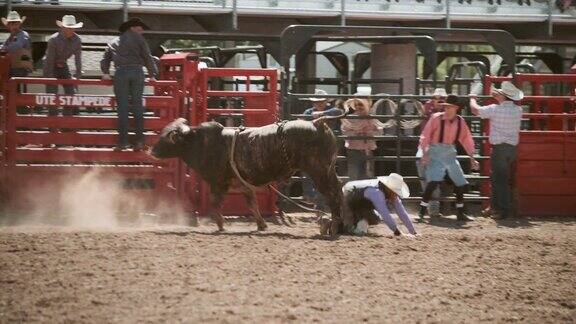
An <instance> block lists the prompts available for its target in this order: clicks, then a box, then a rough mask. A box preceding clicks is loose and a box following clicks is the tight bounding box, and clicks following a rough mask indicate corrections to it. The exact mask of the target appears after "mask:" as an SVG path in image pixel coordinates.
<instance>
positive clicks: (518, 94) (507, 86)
mask: <svg viewBox="0 0 576 324" xmlns="http://www.w3.org/2000/svg"><path fill="white" fill-rule="evenodd" d="M493 91H494V92H496V93H499V94H501V95H503V96H504V97H506V98H508V99H510V100H513V101H518V100H522V98H524V92H522V90H520V89H518V88H516V86H515V85H514V84H512V82H509V81H504V82H502V85H501V86H500V89H497V88H496V89H494V90H493Z"/></svg>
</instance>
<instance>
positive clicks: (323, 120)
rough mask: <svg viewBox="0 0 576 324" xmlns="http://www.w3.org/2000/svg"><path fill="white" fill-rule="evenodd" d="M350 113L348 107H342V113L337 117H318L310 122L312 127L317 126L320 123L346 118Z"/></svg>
mask: <svg viewBox="0 0 576 324" xmlns="http://www.w3.org/2000/svg"><path fill="white" fill-rule="evenodd" d="M350 113H351V111H350V108H348V107H344V112H343V113H342V114H340V115H338V116H322V117H318V118H316V119H314V120H312V123H313V124H314V126H317V125H318V124H320V123H323V122H326V121H329V120H335V119H340V118H343V117H346V116H348V115H349V114H350Z"/></svg>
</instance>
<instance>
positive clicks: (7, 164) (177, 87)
mask: <svg viewBox="0 0 576 324" xmlns="http://www.w3.org/2000/svg"><path fill="white" fill-rule="evenodd" d="M0 59H1V58H0ZM0 63H2V62H0ZM6 66H7V65H6V64H4V65H2V64H0V67H6ZM2 71H3V70H0V76H2V75H4V79H2V80H3V82H2V89H0V90H2V95H3V97H2V102H1V104H2V110H1V116H0V121H1V125H0V126H1V127H2V129H1V130H2V132H1V138H0V139H1V141H2V145H1V147H2V156H1V159H2V168H1V171H0V172H1V174H0V176H1V184H0V185H1V186H2V189H3V191H5V192H6V193H5V194H4V198H5V199H6V201H8V202H10V203H11V204H13V205H12V206H11V207H15V208H18V209H21V208H23V207H26V206H27V205H28V199H27V198H28V197H29V192H30V189H31V188H38V187H42V188H46V191H49V192H53V194H54V195H57V194H58V188H59V186H61V185H62V184H63V181H65V179H67V178H69V177H70V176H71V175H72V176H77V175H79V174H83V173H85V172H87V171H89V170H103V171H104V172H103V173H104V174H107V175H109V174H114V175H116V176H119V177H120V178H121V179H122V180H123V181H124V187H125V188H126V189H129V190H131V191H132V192H134V191H138V195H139V196H140V197H142V198H144V199H143V200H145V201H147V203H148V204H149V205H150V206H149V207H150V208H153V207H154V206H155V205H157V204H158V203H159V202H160V201H166V200H168V201H173V202H174V203H179V204H181V205H183V206H184V207H185V208H186V209H188V210H190V211H195V212H198V213H200V214H205V213H206V212H207V210H208V203H207V202H208V194H209V192H208V188H207V186H206V185H205V184H204V183H203V182H202V181H200V180H199V179H198V178H197V177H196V176H195V175H194V174H193V173H192V172H189V170H188V169H187V167H186V166H185V165H184V164H183V163H182V162H180V161H178V160H176V159H170V160H155V159H153V158H152V157H150V156H148V155H147V154H145V153H144V152H134V151H120V152H117V151H114V150H113V147H114V146H115V145H116V143H117V132H116V128H117V114H116V111H115V106H116V104H115V98H114V96H113V95H93V94H75V95H55V94H47V93H44V90H39V91H36V92H31V91H27V92H25V93H20V92H19V91H18V90H17V89H18V87H19V85H26V86H28V89H32V88H38V87H41V88H42V89H43V88H44V87H45V86H46V85H74V86H83V87H86V86H88V87H91V88H92V90H94V89H99V88H104V89H106V88H107V89H108V93H110V92H111V89H110V86H111V85H112V82H111V81H101V80H55V79H42V78H12V79H8V78H7V76H6V74H5V73H4V74H2ZM160 74H161V78H162V79H165V81H154V82H147V84H146V85H147V86H149V87H152V88H153V93H154V95H146V96H144V106H145V107H146V111H147V113H146V115H145V122H144V126H145V140H146V143H147V144H148V145H151V144H153V143H154V142H155V140H156V138H157V136H158V134H159V132H160V131H161V130H162V128H163V127H164V126H165V125H166V124H168V123H169V122H171V121H172V120H174V119H175V118H177V117H185V118H187V119H189V120H191V124H192V125H198V124H199V123H201V122H203V121H207V120H209V119H214V118H219V117H223V116H224V117H238V116H240V117H242V124H243V125H245V126H260V125H264V124H269V123H271V122H274V121H275V120H276V115H277V109H278V94H277V93H278V92H277V88H276V85H277V72H276V70H272V69H263V70H262V69H204V70H201V71H199V70H198V57H197V56H196V55H193V54H172V55H167V56H165V57H163V58H162V60H161V63H160ZM229 77H236V78H238V77H240V78H243V79H244V80H245V89H244V90H243V91H222V90H217V89H213V87H211V85H212V84H213V83H216V81H215V80H214V79H215V78H229ZM253 79H260V80H259V81H260V83H262V79H264V80H265V81H266V85H265V87H266V89H260V90H259V89H253V87H252V86H251V80H253ZM4 80H5V81H4ZM272 85H274V86H272ZM211 99H214V100H212V101H210V100H211ZM231 99H233V100H234V101H235V102H240V103H241V106H239V107H227V106H224V107H223V106H220V105H217V106H212V105H210V103H211V102H212V103H214V102H222V101H224V102H229V101H230V100H231ZM23 107H25V109H24V110H25V111H23V110H22V108H23ZM50 109H52V110H54V109H62V110H67V109H78V110H80V114H76V115H71V114H67V115H57V116H50V115H48V110H50ZM54 199H56V198H54ZM258 199H259V200H260V203H261V207H262V212H263V214H271V213H274V212H275V211H276V209H275V199H276V195H275V194H274V193H273V192H270V191H269V190H265V189H263V190H261V191H259V192H258ZM223 212H224V213H225V214H233V215H243V214H249V209H248V207H247V206H246V204H245V202H244V199H243V198H242V199H241V196H240V195H239V193H238V191H237V190H232V192H231V193H230V195H229V196H228V197H227V198H226V199H225V201H224V208H223Z"/></svg>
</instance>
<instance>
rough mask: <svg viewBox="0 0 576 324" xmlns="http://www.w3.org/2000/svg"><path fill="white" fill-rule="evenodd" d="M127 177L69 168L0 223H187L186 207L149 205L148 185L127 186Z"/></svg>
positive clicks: (127, 225) (78, 226)
mask: <svg viewBox="0 0 576 324" xmlns="http://www.w3.org/2000/svg"><path fill="white" fill-rule="evenodd" d="M124 185H125V183H124V181H123V179H122V178H120V177H119V176H117V175H114V174H110V173H109V172H104V171H100V170H94V171H89V172H87V173H70V174H67V175H66V176H65V177H63V178H62V180H61V181H58V182H53V183H48V184H44V185H40V186H37V187H36V188H34V189H32V190H29V191H28V192H27V193H26V197H25V198H24V200H25V206H24V207H25V208H24V210H25V211H13V212H5V215H0V226H6V225H15V226H21V225H26V226H62V227H69V228H74V229H95V230H113V229H121V228H141V227H151V226H156V225H186V224H187V223H188V222H187V217H186V215H185V213H184V211H183V210H182V209H181V208H179V206H176V205H175V204H174V203H169V202H163V201H160V202H158V203H156V204H154V206H150V198H151V197H150V196H149V195H144V194H143V191H145V190H132V189H125V188H123V186H124Z"/></svg>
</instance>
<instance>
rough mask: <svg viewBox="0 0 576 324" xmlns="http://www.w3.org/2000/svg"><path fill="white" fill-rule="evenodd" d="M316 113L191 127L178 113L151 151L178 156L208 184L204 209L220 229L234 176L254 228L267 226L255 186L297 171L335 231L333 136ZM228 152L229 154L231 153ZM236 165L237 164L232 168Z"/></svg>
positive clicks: (338, 194) (337, 197) (337, 188)
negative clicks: (254, 123) (255, 123)
mask: <svg viewBox="0 0 576 324" xmlns="http://www.w3.org/2000/svg"><path fill="white" fill-rule="evenodd" d="M339 117H342V116H335V117H321V118H318V119H316V120H314V121H304V120H293V121H283V122H280V123H276V124H270V125H266V126H262V127H255V128H246V129H243V130H236V129H230V128H224V126H222V125H221V124H219V123H217V122H205V123H202V124H201V125H200V126H195V127H190V126H188V125H187V123H186V120H185V119H183V118H179V119H176V120H174V121H173V122H172V123H170V124H169V125H167V126H166V127H165V128H164V129H163V130H162V132H161V134H160V137H159V139H158V141H157V142H156V143H155V144H154V146H153V147H152V149H151V151H150V154H151V155H152V156H154V157H156V158H181V159H182V160H183V161H184V162H185V163H186V164H187V165H188V166H189V167H190V168H192V169H193V170H194V171H196V172H197V173H198V174H199V175H200V177H201V178H202V179H203V180H204V181H206V182H207V183H208V185H209V186H210V193H211V195H210V205H209V214H210V216H211V217H212V218H213V219H215V221H216V224H217V226H218V230H219V231H223V230H224V218H223V217H222V214H221V213H220V206H221V202H222V200H223V198H224V196H225V194H226V193H227V192H228V190H229V188H230V186H231V184H232V181H233V179H235V178H239V179H240V180H241V183H243V184H244V185H243V189H242V191H243V194H244V197H245V198H246V201H247V203H248V206H249V208H250V211H251V212H252V214H253V215H254V218H255V219H256V223H257V227H258V230H259V231H262V230H265V229H266V227H267V226H266V222H265V221H264V220H263V218H262V215H261V214H260V210H259V208H258V202H257V199H256V196H255V192H254V187H258V186H264V185H267V184H269V183H271V182H274V181H283V180H286V179H288V178H289V177H290V176H292V175H293V174H294V173H295V172H296V171H302V172H305V173H306V174H308V175H309V176H310V178H311V179H312V181H313V182H314V185H315V187H316V189H317V190H318V191H319V192H320V193H321V194H322V195H323V196H324V197H325V199H326V200H327V202H328V206H329V207H330V210H331V213H332V221H331V222H330V225H329V226H330V233H331V234H332V235H333V236H335V235H337V234H338V229H339V226H340V208H341V201H342V190H341V183H340V181H339V180H338V178H337V175H336V168H335V164H336V156H337V151H338V148H337V144H336V137H335V136H334V134H333V133H332V131H331V130H330V128H329V126H328V125H326V122H325V120H327V119H334V118H339ZM231 152H233V154H231ZM234 169H236V170H234Z"/></svg>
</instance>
